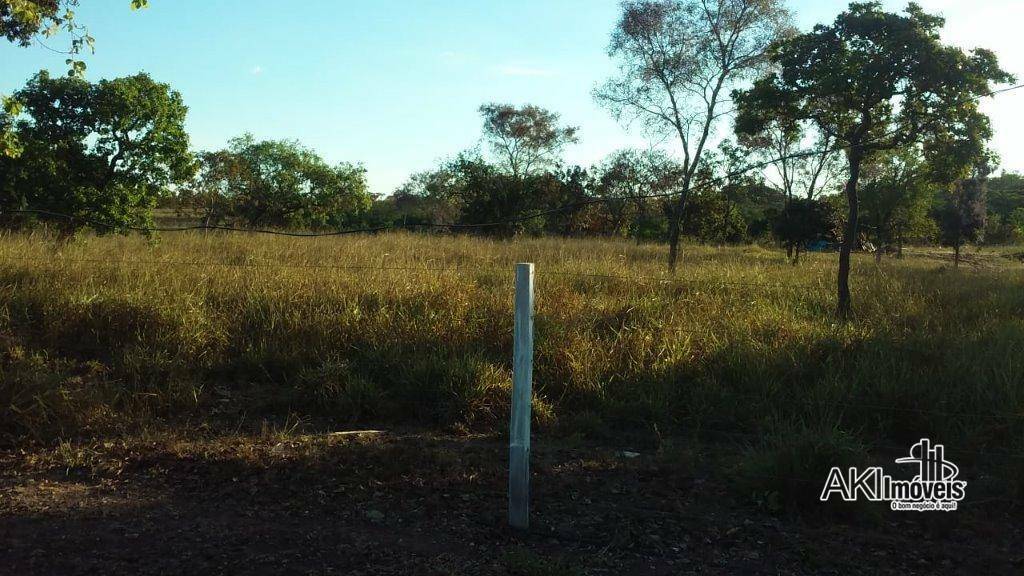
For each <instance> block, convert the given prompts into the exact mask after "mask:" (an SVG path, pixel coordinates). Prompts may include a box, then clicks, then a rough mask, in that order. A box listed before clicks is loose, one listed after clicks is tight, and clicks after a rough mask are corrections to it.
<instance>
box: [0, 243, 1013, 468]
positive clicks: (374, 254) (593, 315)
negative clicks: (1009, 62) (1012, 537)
mask: <svg viewBox="0 0 1024 576" xmlns="http://www.w3.org/2000/svg"><path fill="white" fill-rule="evenodd" d="M932 252H933V251H932ZM932 252H927V251H922V252H919V253H916V254H915V253H911V255H910V256H909V257H908V258H907V259H904V260H898V261H897V260H885V261H883V263H882V264H881V265H876V264H875V263H874V261H873V258H872V257H871V256H869V255H860V256H858V257H857V258H856V259H855V267H854V275H853V281H852V284H853V287H854V288H853V289H854V298H855V300H854V304H855V308H856V318H855V319H854V320H853V321H852V322H848V323H842V322H837V321H836V319H835V318H834V316H833V308H834V301H835V296H834V289H833V284H834V277H835V268H836V265H835V264H836V263H835V256H834V255H832V254H810V255H808V256H807V258H806V259H805V260H804V262H803V263H801V264H800V265H798V266H792V265H790V264H789V263H787V261H786V258H785V255H784V254H783V253H782V252H780V251H776V250H772V249H766V248H762V247H757V246H747V247H725V248H716V247H699V246H689V247H687V248H686V250H685V253H684V259H683V262H682V265H681V268H680V270H679V272H678V273H677V274H676V275H674V276H670V275H668V273H667V272H666V269H665V265H664V259H665V258H664V256H665V254H664V253H665V250H664V247H662V246H656V245H637V244H634V243H631V242H626V241H619V240H597V239H588V240H564V239H518V240H514V241H492V240H486V239H479V238H471V237H450V236H425V235H414V234H387V235H379V236H352V237H334V238H318V239H299V238H284V237H268V236H254V235H245V234H215V233H210V234H202V233H195V234H168V235H165V236H163V237H161V238H159V240H158V241H153V240H147V239H145V238H142V237H138V236H132V237H119V236H110V237H86V238H82V239H79V240H76V241H75V242H74V243H71V244H66V245H58V244H55V243H54V242H52V241H50V240H48V239H46V238H42V237H38V236H31V235H8V236H5V237H3V238H2V239H0V416H2V419H0V422H2V424H0V426H2V428H0V430H2V431H3V433H5V434H6V435H7V437H8V438H9V439H14V440H15V441H18V440H22V439H25V438H34V439H37V440H40V441H48V442H49V441H54V440H56V439H60V438H73V437H95V436H103V435H109V434H119V433H125V432H130V431H132V430H138V429H139V428H145V427H150V426H181V425H190V426H192V425H202V426H207V427H217V426H237V425H239V423H243V422H257V421H259V420H260V419H264V418H281V419H283V418H287V417H289V416H291V417H296V416H297V417H300V418H303V419H305V421H306V422H308V423H309V424H310V425H313V426H323V427H338V426H344V425H349V424H355V423H394V424H410V425H412V424H415V425H429V426H443V427H458V428H466V429H484V430H501V429H503V428H504V421H505V419H506V418H507V410H508V395H509V387H510V381H511V368H510V364H511V357H512V349H511V342H512V338H511V336H512V298H513V294H512V280H513V267H514V264H515V263H516V262H519V261H529V262H534V263H536V265H537V288H536V291H537V296H536V298H537V300H536V303H537V323H536V329H537V344H536V346H537V350H536V365H535V380H536V382H535V391H536V400H535V413H536V415H537V419H538V424H539V425H540V426H541V429H545V428H546V429H554V430H565V431H570V432H579V433H583V434H595V433H601V431H602V430H615V429H646V430H651V429H657V430H658V431H659V432H660V433H672V432H686V433H694V434H704V433H707V434H726V435H732V436H735V437H737V438H753V439H755V440H757V439H767V440H763V441H761V440H758V442H759V443H760V444H761V445H762V446H765V448H763V450H767V451H769V452H771V451H773V450H774V451H776V452H777V453H778V454H777V456H778V457H776V458H774V459H773V461H774V462H775V463H776V464H778V462H780V461H784V460H786V457H784V455H779V454H782V453H784V452H785V451H787V450H790V451H791V450H793V449H794V444H793V442H795V441H796V440H794V439H798V440H799V439H802V440H799V441H800V442H805V443H808V444H810V445H811V448H808V450H810V451H811V452H814V453H818V452H824V453H827V454H828V455H830V456H829V457H832V456H835V457H841V454H840V455H839V456H836V454H835V453H836V452H843V451H844V450H845V451H848V452H852V453H857V454H859V453H862V452H864V450H866V449H870V448H871V447H874V446H889V445H894V444H895V445H900V444H906V445H907V446H909V443H910V442H911V441H916V439H918V438H920V437H924V436H933V437H935V438H936V439H937V440H940V441H943V442H946V443H948V444H950V445H953V446H959V447H961V448H962V449H963V450H964V451H971V452H972V453H973V454H977V453H979V452H990V451H999V452H1001V453H1002V452H1016V453H1020V449H1021V447H1022V446H1024V282H1022V281H1024V271H1022V269H1021V268H1022V267H1021V265H1020V263H1019V261H1015V260H1013V259H1010V258H1004V257H1002V256H1001V255H1000V254H998V253H987V254H975V255H972V257H971V258H970V262H969V265H968V266H966V267H964V268H963V269H961V270H959V271H956V270H953V269H952V265H951V262H950V261H949V260H948V259H947V257H946V255H944V254H938V253H932ZM823 439H824V442H825V447H824V448H822V447H820V446H819V447H815V446H817V444H819V443H821V442H823ZM796 449H797V450H799V448H796ZM791 456H792V455H791ZM965 457H966V456H965ZM801 458H802V456H801V454H799V453H798V454H796V455H795V456H793V457H792V458H790V460H792V459H795V460H796V461H797V462H798V463H799V460H801ZM793 465H798V464H793ZM779 472H780V473H781V472H786V473H798V472H799V470H781V471H779Z"/></svg>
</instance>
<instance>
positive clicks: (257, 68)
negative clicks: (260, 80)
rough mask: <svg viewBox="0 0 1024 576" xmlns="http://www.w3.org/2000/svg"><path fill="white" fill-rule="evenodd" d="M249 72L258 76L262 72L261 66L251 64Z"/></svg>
mask: <svg viewBox="0 0 1024 576" xmlns="http://www.w3.org/2000/svg"><path fill="white" fill-rule="evenodd" d="M250 73H251V74H252V75H253V76H259V75H260V74H263V66H260V65H259V64H257V65H255V66H253V67H252V70H250Z"/></svg>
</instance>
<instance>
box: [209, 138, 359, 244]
mask: <svg viewBox="0 0 1024 576" xmlns="http://www.w3.org/2000/svg"><path fill="white" fill-rule="evenodd" d="M206 159H207V166H206V169H205V170H204V173H203V174H204V176H205V177H206V178H207V180H205V181H203V182H200V183H199V184H198V185H197V186H196V188H197V189H198V190H199V191H200V193H207V194H208V193H210V191H213V192H216V193H218V194H220V195H222V196H224V199H223V201H222V202H223V203H226V204H227V206H229V210H230V212H229V213H230V216H231V218H233V219H237V220H240V221H241V222H244V223H245V224H246V225H248V226H252V227H276V228H296V227H308V228H341V227H344V226H348V225H352V224H354V223H357V222H359V221H360V219H361V218H362V216H363V215H364V214H365V213H366V212H367V211H368V210H369V209H370V206H371V203H372V198H371V196H370V193H369V191H368V190H367V184H366V170H364V169H363V168H362V167H361V166H355V165H352V164H348V163H341V164H338V165H337V166H331V165H329V164H327V163H326V162H325V161H324V160H323V159H322V158H320V156H318V155H317V154H316V153H315V152H313V151H312V150H310V149H308V148H306V147H304V146H302V145H301V144H299V143H298V142H293V141H288V140H262V141H261V140H256V139H255V138H254V137H253V136H252V135H250V134H246V135H244V136H242V137H240V138H235V139H233V140H232V141H231V143H230V146H229V147H228V150H226V151H222V152H219V153H216V154H214V155H212V156H211V155H207V156H206Z"/></svg>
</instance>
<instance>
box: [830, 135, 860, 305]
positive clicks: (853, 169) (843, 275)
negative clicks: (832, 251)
mask: <svg viewBox="0 0 1024 576" xmlns="http://www.w3.org/2000/svg"><path fill="white" fill-rule="evenodd" d="M849 159H850V179H849V181H847V183H846V202H847V204H848V205H849V212H848V214H847V220H846V234H845V236H844V237H843V244H842V246H841V247H840V248H839V279H838V296H839V299H838V304H837V305H836V314H837V315H838V316H839V317H840V318H842V319H844V320H845V319H848V318H849V317H850V314H851V313H852V312H853V303H852V302H851V299H850V255H851V254H852V253H853V249H854V247H855V246H856V245H857V216H858V212H859V206H858V204H859V199H858V198H857V183H858V181H859V180H860V164H861V160H863V158H862V157H861V154H860V152H859V151H858V150H856V149H854V151H851V153H850V156H849Z"/></svg>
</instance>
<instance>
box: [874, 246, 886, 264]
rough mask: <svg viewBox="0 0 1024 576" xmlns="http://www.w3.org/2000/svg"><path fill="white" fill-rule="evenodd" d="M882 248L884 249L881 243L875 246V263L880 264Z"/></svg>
mask: <svg viewBox="0 0 1024 576" xmlns="http://www.w3.org/2000/svg"><path fill="white" fill-rule="evenodd" d="M883 249H884V246H881V245H879V246H875V264H881V263H882V251H883Z"/></svg>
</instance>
